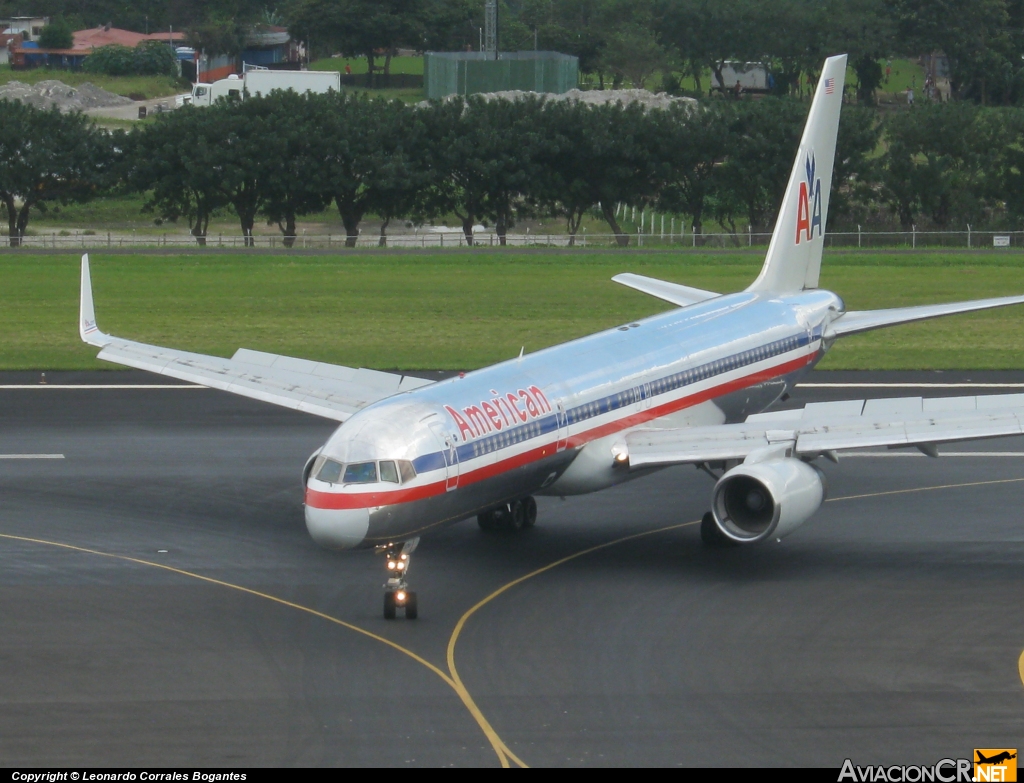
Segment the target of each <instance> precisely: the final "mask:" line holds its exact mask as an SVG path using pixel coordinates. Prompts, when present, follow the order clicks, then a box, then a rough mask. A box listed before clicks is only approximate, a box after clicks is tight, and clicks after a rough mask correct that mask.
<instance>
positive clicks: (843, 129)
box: [828, 105, 882, 225]
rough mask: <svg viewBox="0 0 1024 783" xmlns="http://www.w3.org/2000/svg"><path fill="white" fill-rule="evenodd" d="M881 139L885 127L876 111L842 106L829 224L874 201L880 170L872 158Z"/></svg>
mask: <svg viewBox="0 0 1024 783" xmlns="http://www.w3.org/2000/svg"><path fill="white" fill-rule="evenodd" d="M881 135H882V124H881V123H880V122H879V121H878V114H877V113H876V112H875V111H874V110H872V109H868V108H865V107H860V106H850V105H846V106H843V110H842V115H841V116H840V119H839V136H838V138H837V139H836V157H835V164H834V166H833V168H832V191H831V193H830V195H829V200H828V210H829V215H828V217H829V221H830V222H832V218H833V217H842V216H844V215H846V216H848V215H850V214H852V212H853V209H854V205H858V204H865V203H868V202H870V201H871V199H872V196H873V194H874V191H875V186H876V185H877V171H876V169H877V167H876V164H875V160H874V158H873V157H872V155H873V154H874V152H875V150H876V149H877V148H878V141H879V139H880V138H881ZM833 225H834V223H833Z"/></svg>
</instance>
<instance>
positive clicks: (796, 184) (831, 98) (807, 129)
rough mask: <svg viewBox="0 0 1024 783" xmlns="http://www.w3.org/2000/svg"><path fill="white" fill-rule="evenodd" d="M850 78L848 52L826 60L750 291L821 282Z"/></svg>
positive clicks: (782, 289) (796, 288) (786, 290)
mask: <svg viewBox="0 0 1024 783" xmlns="http://www.w3.org/2000/svg"><path fill="white" fill-rule="evenodd" d="M845 77H846V55H845V54H841V55H838V56H836V57H829V58H828V59H827V60H825V67H824V68H822V70H821V78H820V79H818V87H817V89H816V90H815V91H814V99H813V100H812V101H811V111H810V113H809V114H808V115H807V124H806V125H805V126H804V135H803V137H802V138H801V139H800V148H799V149H798V150H797V153H796V160H795V161H794V162H793V171H792V172H791V173H790V175H789V184H788V185H787V186H786V195H785V197H784V198H783V200H782V208H781V209H780V210H779V219H778V221H777V222H776V223H775V233H774V234H772V241H771V244H770V245H769V246H768V255H767V256H766V257H765V260H764V267H763V268H762V269H761V274H760V275H758V277H757V280H755V281H754V282H753V283H752V284H751V286H750V288H748V289H747V290H748V291H772V292H776V293H789V292H793V291H801V290H803V289H805V288H817V287H818V273H819V271H820V270H821V250H822V247H823V245H824V235H825V219H826V218H827V217H828V197H829V193H830V192H831V190H832V165H833V163H834V162H835V157H836V135H837V134H838V132H839V111H840V109H841V108H842V104H843V81H844V79H845Z"/></svg>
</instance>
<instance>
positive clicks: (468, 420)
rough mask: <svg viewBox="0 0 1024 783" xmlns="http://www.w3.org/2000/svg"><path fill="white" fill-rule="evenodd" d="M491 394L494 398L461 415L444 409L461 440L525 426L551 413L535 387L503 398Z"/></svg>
mask: <svg viewBox="0 0 1024 783" xmlns="http://www.w3.org/2000/svg"><path fill="white" fill-rule="evenodd" d="M491 394H493V395H494V397H492V398H491V399H489V400H482V401H481V402H480V403H479V404H478V405H469V406H467V407H465V408H463V409H462V410H461V411H458V410H456V409H455V408H453V407H452V406H451V405H445V406H444V409H445V410H446V411H448V415H449V416H451V417H452V419H454V420H455V424H456V425H457V426H458V428H459V434H460V435H461V436H462V438H463V439H464V440H467V441H468V440H470V439H472V438H479V437H480V436H481V435H486V434H487V433H489V432H498V431H500V430H503V429H507V428H509V427H514V426H516V425H517V424H525V423H526V422H528V421H530V420H532V419H537V418H540V417H541V416H543V415H544V414H545V413H551V403H550V402H548V398H547V397H545V396H544V392H542V391H541V390H540V389H539V388H537V387H536V386H531V387H530V388H528V389H518V390H516V391H515V392H508V393H506V394H499V393H498V392H497V391H496V390H495V389H491Z"/></svg>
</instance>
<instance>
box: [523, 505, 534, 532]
mask: <svg viewBox="0 0 1024 783" xmlns="http://www.w3.org/2000/svg"><path fill="white" fill-rule="evenodd" d="M536 524H537V501H536V500H534V499H533V498H532V497H525V498H523V527H524V528H530V527H533V526H534V525H536Z"/></svg>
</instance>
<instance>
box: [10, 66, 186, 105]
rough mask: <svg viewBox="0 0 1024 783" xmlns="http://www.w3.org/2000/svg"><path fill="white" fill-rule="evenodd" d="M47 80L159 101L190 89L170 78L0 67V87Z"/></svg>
mask: <svg viewBox="0 0 1024 783" xmlns="http://www.w3.org/2000/svg"><path fill="white" fill-rule="evenodd" d="M47 79H55V80H57V81H60V82H64V84H67V85H70V86H71V87H77V86H78V85H80V84H84V83H85V82H92V83H93V84H95V85H96V86H97V87H102V88H103V89H104V90H109V91H110V92H113V93H117V94H118V95H124V96H126V97H127V96H130V95H131V96H136V97H137V96H143V97H144V98H146V99H149V98H162V97H164V96H167V95H177V94H178V93H180V92H184V91H187V90H189V89H191V86H190V85H189V84H188V82H182V81H179V80H178V79H172V78H171V77H170V76H104V75H103V74H99V73H83V72H82V71H65V70H61V69H59V68H32V69H30V70H27V71H15V70H12V69H11V68H10V66H3V67H0V84H7V83H8V82H22V83H23V84H36V83H38V82H41V81H45V80H47Z"/></svg>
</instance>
